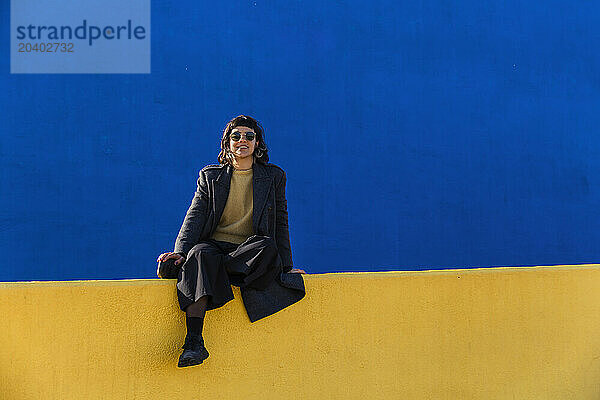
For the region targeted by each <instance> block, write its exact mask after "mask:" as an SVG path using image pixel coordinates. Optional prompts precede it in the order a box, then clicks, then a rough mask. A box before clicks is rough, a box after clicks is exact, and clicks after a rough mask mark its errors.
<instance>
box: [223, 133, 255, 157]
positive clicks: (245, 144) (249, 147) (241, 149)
mask: <svg viewBox="0 0 600 400" xmlns="http://www.w3.org/2000/svg"><path fill="white" fill-rule="evenodd" d="M248 132H250V133H253V134H254V131H253V130H252V128H248V127H246V126H236V127H235V128H233V129H232V131H231V134H229V150H231V152H232V153H233V155H234V157H235V158H236V159H238V160H240V159H243V158H246V157H252V154H253V153H254V149H255V147H256V146H257V145H258V142H257V141H256V134H255V135H254V139H252V140H251V141H249V140H248V139H247V138H246V134H247V133H248ZM234 133H238V134H240V135H241V138H240V140H238V141H237V142H236V141H234V140H233V139H232V138H231V137H232V136H236V135H234Z"/></svg>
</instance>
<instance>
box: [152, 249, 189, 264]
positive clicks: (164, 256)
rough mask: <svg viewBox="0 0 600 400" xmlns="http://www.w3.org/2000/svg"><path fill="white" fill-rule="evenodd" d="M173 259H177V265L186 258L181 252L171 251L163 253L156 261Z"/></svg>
mask: <svg viewBox="0 0 600 400" xmlns="http://www.w3.org/2000/svg"><path fill="white" fill-rule="evenodd" d="M171 259H175V265H179V264H181V263H183V262H184V261H185V258H184V257H182V256H181V254H177V253H173V252H172V251H169V252H167V253H162V254H161V255H160V256H158V258H157V259H156V262H163V261H167V260H171Z"/></svg>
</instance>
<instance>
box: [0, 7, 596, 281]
mask: <svg viewBox="0 0 600 400" xmlns="http://www.w3.org/2000/svg"><path fill="white" fill-rule="evenodd" d="M8 3H9V2H8V1H7V0H0V32H1V37H3V38H4V40H1V41H0V52H1V54H4V57H2V58H0V107H1V110H2V114H1V115H2V118H1V119H2V121H0V186H1V193H2V194H1V195H0V235H1V236H0V251H1V253H2V254H3V262H2V268H1V269H0V280H5V281H6V280H32V279H35V280H38V279H39V280H45V279H77V278H83V279H88V278H142V277H153V276H155V268H156V264H155V259H156V256H157V255H158V254H159V253H160V252H162V251H164V250H169V249H171V248H172V246H173V242H174V239H175V236H176V234H177V231H178V229H179V226H180V224H181V221H182V220H183V217H184V215H185V211H186V209H187V207H188V205H189V202H190V200H191V198H192V195H193V192H194V189H195V182H196V177H197V172H198V169H200V168H201V167H202V166H204V165H205V164H208V163H214V162H216V155H217V153H218V145H219V138H220V132H221V130H222V129H223V127H224V125H225V123H226V122H227V120H229V119H230V118H231V117H233V116H235V115H238V114H241V113H246V114H250V115H253V116H256V117H257V118H258V119H259V120H261V122H262V123H263V125H264V127H265V129H266V133H267V144H268V145H269V146H270V149H271V151H270V154H271V160H272V162H274V163H276V164H278V165H280V166H282V167H283V168H284V169H285V170H286V171H287V174H288V203H289V210H290V223H291V239H292V248H293V254H294V259H295V263H296V264H297V266H299V267H302V268H305V269H307V270H308V271H311V272H329V271H355V270H387V269H394V270H396V269H425V268H451V267H469V266H496V265H542V264H563V263H584V262H598V261H600V246H599V245H598V242H599V240H600V218H599V217H600V215H599V214H600V190H599V183H600V182H599V180H600V178H599V177H598V173H597V171H598V170H599V167H600V135H599V132H598V126H600V112H598V110H599V109H600V75H599V72H598V71H600V53H599V52H598V50H597V49H598V44H599V43H600V28H599V27H598V17H599V16H600V5H599V3H597V2H587V1H586V2H583V1H581V2H564V1H547V2H543V3H540V2H536V1H526V2H523V1H517V0H512V1H491V2H481V1H474V0H467V1H464V0H461V1H457V0H454V1H446V0H423V1H416V2H415V1H411V2H404V3H399V2H395V1H374V2H367V1H356V0H353V1H349V2H346V3H343V2H322V1H318V0H310V1H295V2H294V1H290V2H287V1H286V2H276V1H268V2H265V1H261V0H257V1H255V2H253V1H234V2H212V1H211V2H207V1H205V2H196V1H190V0H185V1H154V2H153V4H152V74H150V75H10V74H9V64H10V60H9V57H8V54H9V48H8V43H9V40H8V38H9V25H10V24H9V6H8Z"/></svg>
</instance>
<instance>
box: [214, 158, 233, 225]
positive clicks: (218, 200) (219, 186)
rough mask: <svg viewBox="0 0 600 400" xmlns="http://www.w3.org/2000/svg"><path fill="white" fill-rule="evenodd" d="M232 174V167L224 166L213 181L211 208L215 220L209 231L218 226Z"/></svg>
mask: <svg viewBox="0 0 600 400" xmlns="http://www.w3.org/2000/svg"><path fill="white" fill-rule="evenodd" d="M232 173H233V167H232V166H231V165H226V166H225V168H223V170H222V171H221V173H220V174H219V176H217V178H216V179H215V181H214V184H213V204H212V207H213V214H214V216H215V219H214V221H213V225H214V227H213V229H212V230H211V231H214V230H215V228H216V227H217V225H218V224H219V221H220V220H221V215H222V214H223V210H224V209H225V204H227V198H228V197H229V185H230V184H231V174H232Z"/></svg>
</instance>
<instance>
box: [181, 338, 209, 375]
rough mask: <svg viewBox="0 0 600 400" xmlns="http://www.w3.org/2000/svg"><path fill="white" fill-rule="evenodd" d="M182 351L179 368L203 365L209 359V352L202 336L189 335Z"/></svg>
mask: <svg viewBox="0 0 600 400" xmlns="http://www.w3.org/2000/svg"><path fill="white" fill-rule="evenodd" d="M182 349H183V353H181V355H180V356H179V363H178V364H177V366H178V367H179V368H183V367H191V366H193V365H198V364H202V362H203V361H204V360H206V359H207V358H208V350H206V347H204V339H202V336H196V335H189V334H188V335H187V336H186V337H185V343H184V345H183V347H182Z"/></svg>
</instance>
